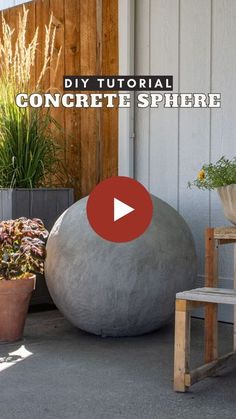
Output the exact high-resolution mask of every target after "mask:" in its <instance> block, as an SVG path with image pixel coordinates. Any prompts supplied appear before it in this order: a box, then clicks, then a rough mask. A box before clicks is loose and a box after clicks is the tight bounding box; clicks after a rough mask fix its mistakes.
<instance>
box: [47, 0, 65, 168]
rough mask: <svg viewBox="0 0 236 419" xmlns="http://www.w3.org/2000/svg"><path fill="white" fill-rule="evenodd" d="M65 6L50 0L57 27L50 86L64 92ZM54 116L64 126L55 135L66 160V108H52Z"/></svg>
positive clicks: (60, 152)
mask: <svg viewBox="0 0 236 419" xmlns="http://www.w3.org/2000/svg"><path fill="white" fill-rule="evenodd" d="M64 6H65V2H64V0H63V1H60V2H58V0H50V14H51V13H52V15H53V21H52V22H53V27H55V28H56V36H55V45H54V54H53V60H52V67H51V71H50V73H49V76H50V82H49V84H50V88H51V91H52V92H55V90H56V93H58V91H59V92H61V93H63V76H64V74H65V63H64V53H65V15H64ZM60 51H61V53H60V59H59V60H58V54H59V52H60ZM51 115H52V117H53V118H54V119H55V120H56V121H57V122H58V123H59V124H60V127H61V128H62V131H61V132H58V130H57V129H55V136H56V138H57V142H58V144H59V146H60V149H59V154H58V155H59V157H60V158H61V159H62V160H63V161H65V156H66V141H65V136H64V129H65V109H64V108H63V107H60V108H51Z"/></svg>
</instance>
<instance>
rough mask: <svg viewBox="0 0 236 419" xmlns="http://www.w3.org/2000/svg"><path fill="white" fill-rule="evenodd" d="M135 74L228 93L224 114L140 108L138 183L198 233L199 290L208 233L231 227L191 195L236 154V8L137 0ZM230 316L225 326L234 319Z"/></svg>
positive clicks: (224, 261)
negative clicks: (207, 171) (203, 174)
mask: <svg viewBox="0 0 236 419" xmlns="http://www.w3.org/2000/svg"><path fill="white" fill-rule="evenodd" d="M135 39H136V47H135V48H136V59H135V73H136V74H173V76H174V91H175V92H178V91H180V92H183V93H184V92H210V91H212V92H217V93H218V92H221V93H222V108H221V109H215V110H209V109H198V110H197V109H182V110H172V109H161V108H160V109H155V108H153V109H150V108H149V109H146V110H142V109H137V108H136V114H135V121H136V122H135V125H136V127H135V128H136V141H135V144H136V146H135V177H136V178H137V179H138V180H140V181H141V182H142V183H143V184H145V185H146V186H147V187H148V188H149V190H150V191H151V192H152V193H153V194H155V195H157V196H159V197H160V198H162V199H164V200H165V201H167V202H168V203H170V204H171V205H172V206H174V207H175V208H176V209H177V210H178V211H179V212H180V213H181V214H182V215H183V216H184V218H185V219H186V221H187V222H188V224H189V225H190V227H191V229H192V232H193V234H194V238H195V242H196V247H197V252H198V271H199V279H198V284H201V283H202V280H203V275H204V229H205V227H206V226H209V225H212V226H219V225H226V224H228V223H227V221H226V220H225V218H224V215H223V212H222V209H221V206H220V202H219V199H218V196H217V194H216V193H215V192H212V193H208V192H206V191H199V190H196V189H193V190H189V189H188V188H187V182H188V180H192V179H194V178H195V177H196V175H197V173H198V170H199V168H200V167H201V165H202V163H203V162H208V161H210V160H212V161H215V160H216V159H218V158H219V157H221V156H222V155H223V154H224V155H226V156H227V157H233V156H235V155H236V116H235V112H236V95H235V91H236V53H235V40H236V1H235V0H198V1H196V0H136V37H135ZM231 250H232V249H230V248H229V247H226V248H224V249H223V250H221V262H220V282H221V285H223V286H227V287H230V286H232V277H233V259H232V251H231ZM231 315H232V313H231V312H229V310H225V309H223V310H222V311H221V319H226V320H230V319H232V317H231Z"/></svg>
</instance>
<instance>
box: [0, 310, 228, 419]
mask: <svg viewBox="0 0 236 419" xmlns="http://www.w3.org/2000/svg"><path fill="white" fill-rule="evenodd" d="M219 329H220V336H221V339H220V340H221V343H222V345H221V349H222V350H224V351H226V350H229V349H230V348H231V345H232V326H231V325H226V324H220V327H219ZM192 330H193V333H192V341H193V345H192V357H193V358H194V359H196V361H197V362H199V361H200V360H201V359H202V358H201V353H202V335H203V322H202V321H201V320H196V319H194V320H193V325H192ZM22 345H24V346H22ZM0 358H1V363H0V418H1V419H43V418H46V419H54V418H57V419H116V418H124V419H139V418H140V419H141V418H142V419H149V418H150V419H154V418H158V419H165V418H182V419H185V418H186V419H195V418H196V419H199V418H202V419H205V418H210V417H215V418H222V417H224V418H225V419H226V418H233V417H235V412H236V371H235V370H233V369H232V368H231V369H228V370H227V371H225V370H224V371H223V372H222V373H221V374H220V376H218V377H214V378H208V379H206V380H204V381H202V382H201V383H198V384H196V385H195V386H193V387H192V389H191V391H190V392H188V393H186V394H177V393H174V392H173V390H172V370H173V325H169V326H167V327H165V328H163V329H161V330H159V331H157V332H155V333H152V334H149V335H146V336H142V337H135V338H118V339H112V338H106V339H104V338H99V337H96V336H93V335H89V334H87V333H84V332H81V331H79V330H77V329H75V328H74V327H73V326H71V325H70V324H69V323H68V322H67V321H66V320H65V319H64V318H63V317H62V316H61V315H60V313H59V312H58V311H56V310H55V311H48V312H42V313H33V314H30V315H29V316H28V320H27V326H26V330H25V337H24V340H23V341H21V342H18V343H17V344H11V345H1V346H0Z"/></svg>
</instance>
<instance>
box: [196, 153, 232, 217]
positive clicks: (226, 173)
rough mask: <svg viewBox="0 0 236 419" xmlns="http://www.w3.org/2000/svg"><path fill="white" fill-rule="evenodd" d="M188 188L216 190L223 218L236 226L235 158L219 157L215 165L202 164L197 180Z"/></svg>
mask: <svg viewBox="0 0 236 419" xmlns="http://www.w3.org/2000/svg"><path fill="white" fill-rule="evenodd" d="M189 186H196V187H197V188H199V189H208V190H212V189H216V190H217V192H218V195H219V197H220V199H221V202H222V205H223V209H224V214H225V217H226V218H227V219H228V220H229V221H230V222H231V223H232V224H235V225H236V157H234V158H233V159H232V160H229V159H227V158H226V157H224V156H223V157H221V158H220V159H219V160H218V161H217V162H216V163H215V164H213V163H209V164H204V165H203V166H202V168H201V170H200V172H199V173H198V177H197V179H195V180H194V181H193V183H189Z"/></svg>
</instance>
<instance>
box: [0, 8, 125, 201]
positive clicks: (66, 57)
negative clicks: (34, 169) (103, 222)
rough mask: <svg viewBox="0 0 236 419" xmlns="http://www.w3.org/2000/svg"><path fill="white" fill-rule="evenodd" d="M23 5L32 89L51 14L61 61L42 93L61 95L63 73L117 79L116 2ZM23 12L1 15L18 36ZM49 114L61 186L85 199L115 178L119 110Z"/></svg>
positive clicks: (11, 11)
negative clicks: (33, 49) (33, 45)
mask: <svg viewBox="0 0 236 419" xmlns="http://www.w3.org/2000/svg"><path fill="white" fill-rule="evenodd" d="M25 6H26V8H27V9H29V20H28V28H27V34H26V39H27V41H28V42H29V41H30V40H31V39H32V36H33V34H34V31H35V29H36V28H37V27H38V28H39V45H38V51H37V57H36V67H35V71H32V76H31V79H32V81H31V84H32V86H33V85H34V84H35V81H36V80H37V78H38V77H39V75H40V68H41V64H42V60H43V50H44V40H45V25H46V24H48V23H49V19H50V14H51V12H53V16H54V18H53V24H54V25H55V26H56V39H55V56H56V52H57V51H58V50H59V49H60V48H61V57H60V62H59V66H58V70H57V75H56V78H55V80H54V76H55V74H54V71H55V65H53V68H52V70H51V71H50V73H49V72H48V74H47V77H46V78H45V79H44V82H43V91H47V90H48V89H49V87H53V91H54V89H56V90H59V91H60V92H61V93H63V75H64V74H70V75H80V74H81V75H86V74H87V75H97V74H98V75H99V74H101V75H102V74H103V75H116V74H118V0H60V1H58V0H34V1H31V2H29V3H26V5H25ZM21 11H22V6H16V7H14V8H11V9H9V10H6V11H4V16H5V17H6V20H7V22H8V23H9V24H10V26H11V27H16V32H17V25H18V23H17V22H18V14H19V12H21ZM0 35H1V22H0ZM52 114H53V117H54V118H55V119H56V120H57V121H58V122H59V124H60V125H61V127H62V129H63V132H64V134H59V135H57V142H58V143H59V144H60V146H61V148H62V151H61V155H60V157H61V159H63V161H64V163H65V166H66V167H67V169H68V177H65V179H64V181H65V186H69V185H68V179H69V182H70V186H73V187H74V188H75V190H76V196H77V197H79V196H85V195H87V194H88V193H89V192H90V191H91V189H92V188H93V187H94V186H95V185H96V184H97V183H98V182H99V181H100V180H102V179H105V178H107V177H109V176H112V175H117V168H118V110H117V109H112V108H109V109H99V108H92V109H91V108H87V109H86V108H84V109H75V108H70V109H64V108H62V107H61V108H59V109H53V108H52ZM66 182H67V184H66ZM62 183H63V182H62Z"/></svg>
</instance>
